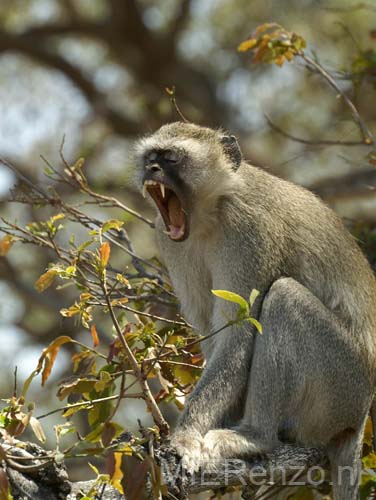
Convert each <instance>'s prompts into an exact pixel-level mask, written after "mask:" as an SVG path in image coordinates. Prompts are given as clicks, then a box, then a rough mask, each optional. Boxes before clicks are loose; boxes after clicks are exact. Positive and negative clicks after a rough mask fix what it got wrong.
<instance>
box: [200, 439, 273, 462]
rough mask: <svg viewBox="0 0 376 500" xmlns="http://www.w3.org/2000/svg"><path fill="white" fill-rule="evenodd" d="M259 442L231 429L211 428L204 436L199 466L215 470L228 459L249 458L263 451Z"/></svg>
mask: <svg viewBox="0 0 376 500" xmlns="http://www.w3.org/2000/svg"><path fill="white" fill-rule="evenodd" d="M265 451H266V450H265V448H264V447H262V446H261V445H260V444H259V443H257V442H255V441H251V440H249V439H247V437H246V436H244V435H242V434H240V433H239V432H237V431H235V430H232V429H213V430H211V431H209V432H207V433H206V434H205V436H204V440H203V447H202V455H201V467H202V468H203V469H205V470H207V471H215V470H217V467H218V466H220V465H221V464H223V462H224V461H226V460H228V459H237V458H243V459H244V458H249V457H252V456H255V455H260V454H262V453H263V452H265Z"/></svg>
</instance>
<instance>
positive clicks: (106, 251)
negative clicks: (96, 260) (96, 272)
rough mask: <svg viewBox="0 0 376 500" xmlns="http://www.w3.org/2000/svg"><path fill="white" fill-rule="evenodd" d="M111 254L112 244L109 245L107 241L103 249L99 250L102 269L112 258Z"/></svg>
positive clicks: (102, 246)
mask: <svg viewBox="0 0 376 500" xmlns="http://www.w3.org/2000/svg"><path fill="white" fill-rule="evenodd" d="M110 253H111V247H110V244H109V243H107V241H106V242H104V243H103V244H102V245H101V247H100V249H99V255H100V258H101V265H102V267H106V266H107V264H108V261H109V258H110Z"/></svg>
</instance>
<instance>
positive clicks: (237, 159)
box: [220, 135, 243, 170]
mask: <svg viewBox="0 0 376 500" xmlns="http://www.w3.org/2000/svg"><path fill="white" fill-rule="evenodd" d="M220 142H221V144H222V146H223V150H224V152H225V155H226V156H228V158H229V159H230V160H231V161H232V163H233V169H234V170H237V169H238V168H239V167H240V164H241V162H242V158H243V155H242V152H241V150H240V147H239V144H238V141H237V140H236V137H235V136H234V135H224V136H222V137H221V139H220Z"/></svg>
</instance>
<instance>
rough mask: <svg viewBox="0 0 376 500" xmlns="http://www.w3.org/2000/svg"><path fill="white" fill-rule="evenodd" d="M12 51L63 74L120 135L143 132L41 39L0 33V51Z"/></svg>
mask: <svg viewBox="0 0 376 500" xmlns="http://www.w3.org/2000/svg"><path fill="white" fill-rule="evenodd" d="M5 51H13V52H18V53H20V54H23V55H26V56H28V57H30V58H31V59H33V60H34V61H37V62H39V63H41V64H43V65H45V66H49V67H50V68H54V69H56V70H58V71H61V72H62V73H63V74H64V75H65V76H66V77H67V78H68V79H69V80H71V81H72V83H73V84H74V85H75V86H76V87H78V88H79V89H80V90H81V92H82V93H83V95H84V96H85V97H86V99H87V100H88V101H89V102H90V103H91V105H92V106H93V107H94V109H95V111H96V112H97V113H98V114H99V115H101V116H103V117H104V118H106V119H107V120H108V121H109V123H110V124H111V126H112V128H113V130H114V131H115V132H117V133H118V134H120V135H126V136H129V135H135V134H138V133H140V131H141V128H142V127H141V125H140V124H138V123H137V122H134V121H132V120H130V119H129V118H126V117H125V116H124V115H122V114H120V113H119V112H118V111H116V110H114V109H112V108H110V107H109V106H108V104H107V103H106V98H105V96H104V95H103V94H102V93H101V92H100V91H99V90H98V89H97V88H96V86H95V85H94V83H93V82H92V81H91V80H90V79H88V78H86V76H84V74H83V72H82V71H80V70H79V69H78V68H77V67H76V66H74V65H73V64H71V63H70V62H68V61H67V60H66V59H64V58H63V57H62V56H60V55H58V54H55V53H52V52H49V51H48V50H47V49H46V48H45V44H44V45H42V43H41V41H40V40H38V37H35V36H29V35H27V34H24V35H21V36H14V35H10V34H8V33H6V32H4V31H0V52H5Z"/></svg>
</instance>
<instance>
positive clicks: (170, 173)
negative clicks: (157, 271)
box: [142, 149, 189, 241]
mask: <svg viewBox="0 0 376 500" xmlns="http://www.w3.org/2000/svg"><path fill="white" fill-rule="evenodd" d="M184 160H185V154H184V151H183V150H181V149H158V150H155V149H153V150H152V151H149V152H148V153H147V154H146V155H145V158H144V175H143V179H142V182H143V184H144V185H145V183H146V189H147V191H148V192H149V194H150V196H151V197H152V198H153V200H154V202H155V203H156V205H157V207H158V209H159V212H160V214H161V216H162V218H163V220H164V223H165V225H166V229H167V231H169V230H170V226H171V224H172V222H173V221H171V218H170V214H171V206H170V205H169V203H171V199H172V197H175V204H174V206H178V207H179V208H178V210H180V211H181V213H179V218H180V219H181V225H182V230H181V232H180V233H179V234H177V235H175V236H171V235H170V238H171V239H173V240H174V241H184V240H185V239H187V238H188V236H189V220H188V206H187V205H188V204H187V186H186V185H185V184H184V182H183V180H182V179H181V177H180V174H179V171H180V169H181V167H182V165H183V163H184ZM151 182H154V183H156V184H155V185H153V184H151ZM160 185H162V186H164V188H161V186H160ZM162 189H163V191H164V196H163V193H162Z"/></svg>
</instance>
